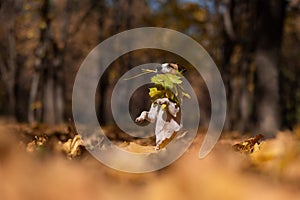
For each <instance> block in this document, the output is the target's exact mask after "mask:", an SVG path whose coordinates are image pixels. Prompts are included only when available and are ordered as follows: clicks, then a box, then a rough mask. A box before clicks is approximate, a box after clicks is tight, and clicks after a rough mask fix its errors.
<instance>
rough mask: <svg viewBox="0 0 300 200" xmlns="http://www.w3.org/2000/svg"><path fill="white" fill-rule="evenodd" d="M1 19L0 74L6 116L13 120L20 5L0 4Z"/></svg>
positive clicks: (9, 0)
mask: <svg viewBox="0 0 300 200" xmlns="http://www.w3.org/2000/svg"><path fill="white" fill-rule="evenodd" d="M0 6H1V7H0V8H1V10H0V17H1V26H0V32H1V35H0V37H1V43H0V47H1V52H0V73H1V80H2V81H3V83H4V86H5V89H6V93H7V96H8V101H7V104H8V106H7V108H8V114H9V115H10V116H11V117H12V118H15V114H16V102H17V100H16V87H17V84H18V83H17V80H18V77H17V76H18V70H19V66H18V64H17V62H18V60H17V59H18V58H17V54H18V52H17V48H16V26H17V20H18V18H19V15H20V13H21V11H22V3H19V2H18V1H15V0H8V1H5V2H2V1H1V3H0Z"/></svg>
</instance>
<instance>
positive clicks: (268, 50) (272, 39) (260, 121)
mask: <svg viewBox="0 0 300 200" xmlns="http://www.w3.org/2000/svg"><path fill="white" fill-rule="evenodd" d="M257 13H258V16H257V17H258V19H257V21H258V24H257V48H256V53H255V66H256V73H257V74H256V78H257V80H256V94H255V98H256V101H255V103H256V105H255V107H256V115H257V125H258V129H259V130H258V131H261V132H263V133H265V134H268V135H269V136H272V135H274V134H275V133H276V131H278V129H279V128H280V106H279V66H278V65H279V56H280V46H281V40H282V31H283V19H284V14H285V1H284V0H264V1H258V2H257Z"/></svg>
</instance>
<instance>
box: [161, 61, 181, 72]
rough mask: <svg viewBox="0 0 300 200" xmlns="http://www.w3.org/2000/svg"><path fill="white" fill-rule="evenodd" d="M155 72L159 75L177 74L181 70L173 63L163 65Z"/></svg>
mask: <svg viewBox="0 0 300 200" xmlns="http://www.w3.org/2000/svg"><path fill="white" fill-rule="evenodd" d="M157 71H158V72H160V73H164V74H165V73H172V74H175V73H178V72H181V71H182V68H181V67H180V66H179V65H178V64H175V63H163V64H161V65H160V66H158V67H157Z"/></svg>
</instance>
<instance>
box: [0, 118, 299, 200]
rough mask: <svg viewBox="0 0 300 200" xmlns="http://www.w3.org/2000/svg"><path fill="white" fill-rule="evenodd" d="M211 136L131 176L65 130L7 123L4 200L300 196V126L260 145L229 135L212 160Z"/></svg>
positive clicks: (1, 143) (0, 135)
mask: <svg viewBox="0 0 300 200" xmlns="http://www.w3.org/2000/svg"><path fill="white" fill-rule="evenodd" d="M111 131H112V133H111V134H112V135H114V134H116V133H113V131H116V130H113V129H112V130H111ZM112 137H114V136H112ZM203 137H204V135H203V133H201V131H200V133H199V134H198V135H197V137H196V139H195V140H194V142H193V144H192V146H191V147H190V148H189V150H188V151H187V152H186V153H185V154H184V155H183V156H182V157H181V158H180V159H179V160H177V161H176V162H175V163H173V164H172V165H171V166H169V167H167V168H164V169H162V170H160V171H157V172H153V173H147V174H126V173H122V172H118V171H115V170H112V169H109V168H107V167H105V166H104V165H102V164H101V163H99V162H98V161H97V160H95V159H94V158H93V157H91V156H90V155H89V153H88V152H86V151H85V150H84V149H83V148H82V147H81V143H80V140H79V139H78V138H77V139H76V135H75V133H73V132H72V130H70V128H68V127H67V126H65V125H62V126H56V127H45V126H29V125H24V124H23V125H20V124H10V123H6V122H4V121H3V120H2V121H0V180H1V181H0V199H1V200H6V199H8V200H14V199H22V200H27V199H28V200H29V199H30V200H34V199H72V200H75V199H80V200H82V199H104V200H106V199H121V200H126V199H130V200H132V199H146V200H148V199H149V200H152V199H156V200H157V199H172V200H177V199H178V200H181V199H189V200H190V199H191V200H193V199H195V200H196V199H197V200H198V199H207V200H213V199H216V200H219V199H222V200H224V199H225V200H226V199H228V200H235V199H237V200H241V199H242V200H247V199H264V200H268V199H270V200H276V199H278V200H279V199H280V200H282V199H287V200H290V199H295V200H296V199H297V200H298V199H300V153H299V152H300V142H299V141H300V129H295V130H294V131H293V132H289V131H285V132H280V133H278V135H277V137H276V138H274V139H267V140H261V138H258V140H257V141H254V142H253V143H251V142H249V139H248V138H249V137H250V136H249V137H248V136H245V135H240V134H237V133H225V134H223V135H222V138H221V139H220V140H219V142H218V143H217V145H216V147H215V148H214V149H213V151H212V152H211V153H210V154H209V156H207V157H206V158H205V159H202V160H199V159H198V156H197V155H198V151H199V147H200V145H201V142H202V139H203ZM74 138H75V139H74ZM123 139H124V138H123ZM247 139H248V140H247ZM116 140H122V137H121V139H120V138H117V139H116ZM250 141H252V140H250ZM149 143H151V141H149ZM250 143H251V144H250ZM120 144H121V145H123V146H124V148H127V149H129V150H133V151H140V150H142V151H144V150H147V147H143V146H141V145H145V144H147V141H136V142H135V141H131V143H124V142H123V143H122V142H121V141H120ZM149 145H150V144H149ZM247 145H248V146H247ZM249 145H250V146H249ZM237 146H239V147H238V148H237ZM248 150H249V151H248Z"/></svg>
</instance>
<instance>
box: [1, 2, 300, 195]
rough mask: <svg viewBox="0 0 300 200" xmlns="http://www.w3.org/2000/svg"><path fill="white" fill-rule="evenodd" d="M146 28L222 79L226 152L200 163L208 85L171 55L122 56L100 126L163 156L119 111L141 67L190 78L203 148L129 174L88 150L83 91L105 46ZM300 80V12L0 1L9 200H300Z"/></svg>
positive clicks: (135, 111)
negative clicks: (209, 64) (184, 45)
mask: <svg viewBox="0 0 300 200" xmlns="http://www.w3.org/2000/svg"><path fill="white" fill-rule="evenodd" d="M142 27H162V28H168V29H172V30H176V31H179V32H181V33H184V34H186V35H188V36H189V37H191V38H193V39H194V40H195V41H197V42H198V43H199V44H201V45H202V46H203V48H204V49H205V50H206V51H207V53H208V54H209V55H210V56H211V58H212V59H213V61H214V62H215V64H216V66H217V67H218V70H219V71H220V74H221V77H222V79H223V82H224V85H225V89H226V98H227V111H226V119H225V124H224V127H223V132H222V135H221V137H220V139H219V141H218V143H217V144H216V146H215V148H214V149H213V150H212V152H211V153H210V154H209V155H208V156H207V157H206V158H204V159H199V158H198V157H197V155H198V151H199V147H200V146H201V144H202V142H203V138H204V137H205V133H206V131H207V127H208V125H209V122H210V117H211V102H210V96H209V93H208V89H207V87H206V84H205V82H204V80H203V78H202V77H201V75H199V74H197V73H196V71H195V68H194V66H192V65H191V64H190V63H189V62H188V61H187V60H185V59H184V58H182V57H180V56H177V55H175V54H173V53H170V52H167V51H163V50H158V49H141V50H136V51H132V52H129V53H126V54H125V55H122V56H121V57H119V58H118V59H117V60H115V61H114V62H113V63H112V64H111V65H110V66H109V68H108V69H107V70H106V71H105V72H104V75H103V76H102V77H101V79H100V81H99V83H98V87H97V93H96V94H95V107H96V110H97V117H98V121H99V124H100V125H101V126H102V127H104V130H105V134H106V136H107V137H108V138H109V139H110V140H112V141H113V143H114V144H116V145H118V146H120V147H121V148H124V149H125V150H128V151H132V152H135V153H141V152H142V153H143V152H145V151H147V152H148V151H149V148H151V147H152V146H153V145H154V138H153V137H152V138H149V139H139V138H134V137H130V136H128V135H127V134H126V133H124V132H122V131H121V130H120V129H119V128H118V127H117V125H116V123H115V121H114V118H113V115H112V111H111V96H112V91H113V89H114V86H115V85H116V83H117V81H118V80H119V79H120V77H122V76H123V75H124V74H125V73H126V72H127V71H128V70H130V69H132V68H134V67H135V66H138V65H141V64H144V63H153V62H155V63H178V64H179V65H180V66H183V67H184V69H185V73H184V77H185V78H186V79H187V80H188V81H189V82H190V83H191V85H192V87H193V90H194V91H195V94H196V96H197V100H198V102H199V107H200V108H201V120H200V123H199V128H198V130H197V136H196V138H195V139H194V141H193V143H192V145H191V146H190V147H189V148H188V150H187V151H186V152H185V154H184V155H183V156H182V157H181V158H179V159H178V160H177V161H176V162H174V163H173V164H171V165H170V166H167V167H166V168H163V169H161V170H158V171H155V172H151V173H145V174H129V173H124V172H119V171H116V170H114V169H110V168H109V167H107V166H105V165H103V164H101V163H100V162H99V161H97V160H96V159H95V158H94V157H92V156H91V155H90V154H89V152H88V151H87V150H86V149H85V147H84V145H83V142H82V141H81V139H80V137H79V135H78V133H77V130H76V127H75V125H74V120H73V113H72V90H73V85H74V81H75V77H76V74H77V72H78V70H79V68H80V65H81V64H82V62H83V61H84V59H85V58H86V56H87V55H88V54H89V53H90V52H91V50H92V49H93V48H94V47H95V46H97V45H98V44H99V43H101V42H103V41H105V40H106V39H108V38H109V37H111V36H113V35H115V34H118V33H121V32H123V31H126V30H129V29H133V28H142ZM299 76H300V1H299V0H85V1H80V0H0V180H1V181H0V199H3V200H4V199H5V200H6V199H208V200H210V199H272V200H273V199H299V198H300V81H299V79H298V78H299ZM77 98H83V99H84V98H85V97H84V96H82V97H77ZM150 103H151V100H150V98H149V96H148V89H147V87H143V88H140V89H139V91H137V92H136V93H135V94H134V95H133V97H132V99H131V102H130V105H129V110H130V113H131V115H132V116H133V120H134V119H135V118H136V117H137V116H138V115H139V114H140V113H141V111H142V110H146V109H148V108H149V105H150ZM191 115H193V113H191ZM151 152H152V151H151Z"/></svg>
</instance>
